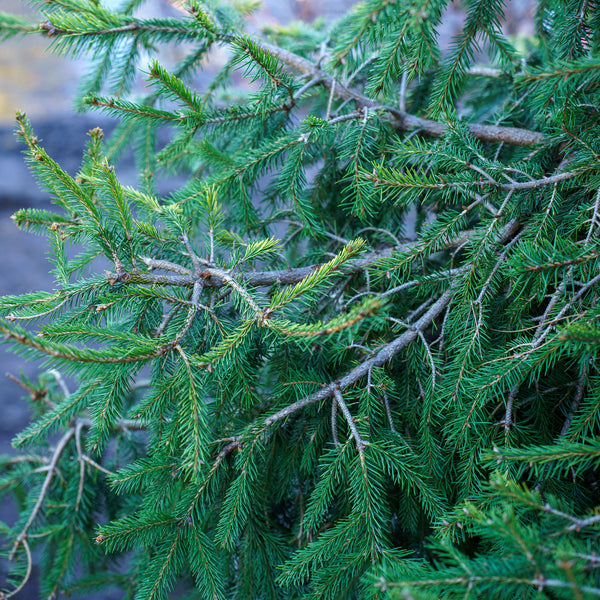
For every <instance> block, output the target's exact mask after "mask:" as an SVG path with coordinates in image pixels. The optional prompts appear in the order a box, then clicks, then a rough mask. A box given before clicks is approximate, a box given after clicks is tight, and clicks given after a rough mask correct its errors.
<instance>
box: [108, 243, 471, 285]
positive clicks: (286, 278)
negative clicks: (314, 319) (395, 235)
mask: <svg viewBox="0 0 600 600" xmlns="http://www.w3.org/2000/svg"><path fill="white" fill-rule="evenodd" d="M471 233H472V232H471V231H464V232H462V233H461V235H459V236H457V237H456V238H455V239H453V240H452V241H451V242H449V243H448V245H447V248H448V249H450V248H456V247H458V246H460V245H461V244H463V243H464V242H465V241H466V240H467V239H468V238H469V236H470V235H471ZM417 244H418V242H417V241H415V242H407V243H406V244H402V245H401V246H392V247H389V248H383V249H381V250H374V251H373V252H370V253H369V254H367V255H366V256H365V257H364V258H357V259H355V260H353V261H352V262H351V263H350V264H349V265H348V267H347V268H346V269H345V271H346V272H348V273H360V272H361V271H364V270H365V269H368V268H369V267H372V266H374V265H376V264H377V263H378V262H379V261H380V260H382V259H385V258H389V257H390V256H392V254H393V253H394V252H406V251H408V250H411V249H412V248H414V247H415V246H416V245H417ZM145 262H146V263H148V264H153V265H154V264H156V265H159V264H160V261H157V260H151V259H145ZM165 266H166V263H165ZM322 266H323V263H317V264H314V265H309V266H308V267H296V268H293V269H273V270H269V271H251V272H249V273H243V272H242V273H240V275H241V277H242V279H243V280H244V282H245V283H246V284H248V285H252V286H256V287H267V286H271V285H275V284H279V285H293V284H295V283H298V282H299V281H302V280H303V279H305V278H306V277H308V276H309V275H312V274H313V273H314V272H315V271H317V270H318V269H320V268H321V267H322ZM173 267H179V265H170V267H169V270H174V269H173ZM156 268H158V267H156ZM180 269H183V270H185V268H184V267H180ZM210 271H211V269H210V268H209V269H207V272H208V273H209V272H210ZM180 272H181V274H179V273H176V274H170V273H159V274H155V273H145V272H139V271H134V272H130V271H123V272H122V273H110V272H109V273H107V274H106V277H107V279H108V280H109V281H110V282H111V283H117V282H119V283H131V284H136V283H138V284H148V285H174V286H177V287H193V285H194V283H196V281H198V277H199V276H200V277H202V279H203V281H204V286H205V287H212V288H221V287H223V286H225V285H226V283H227V281H226V280H225V279H224V278H222V277H215V276H211V277H203V274H202V273H201V274H200V275H199V276H198V275H196V274H192V273H190V274H189V275H185V274H183V272H182V271H180Z"/></svg>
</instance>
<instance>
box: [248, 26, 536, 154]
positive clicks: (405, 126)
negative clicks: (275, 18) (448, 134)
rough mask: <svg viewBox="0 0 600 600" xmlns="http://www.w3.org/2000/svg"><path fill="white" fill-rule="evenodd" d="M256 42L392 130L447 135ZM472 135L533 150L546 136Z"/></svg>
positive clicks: (511, 131) (437, 125)
mask: <svg viewBox="0 0 600 600" xmlns="http://www.w3.org/2000/svg"><path fill="white" fill-rule="evenodd" d="M253 42H254V43H256V44H258V45H259V46H261V47H262V48H263V49H264V50H267V51H268V52H270V53H271V54H273V55H274V56H276V57H277V58H278V59H279V60H280V61H281V62H283V63H284V64H286V65H287V66H288V67H291V68H292V69H296V70H298V71H300V72H301V73H304V74H306V75H311V76H312V77H313V78H314V79H318V81H319V84H320V85H322V86H324V87H325V88H326V89H328V90H330V91H331V90H333V92H332V93H333V95H334V96H336V97H337V98H339V99H341V100H353V101H354V102H355V104H356V106H358V107H360V108H368V109H371V110H374V111H384V112H387V113H389V114H390V115H391V116H392V119H391V120H390V123H391V125H392V127H394V128H396V129H400V130H406V131H412V130H416V129H418V130H420V131H422V132H423V133H428V134H430V135H435V136H441V135H443V134H444V132H445V131H446V129H447V127H448V125H447V124H446V123H441V122H439V121H433V120H431V119H424V118H422V117H417V116H415V115H411V114H408V113H406V112H404V111H401V110H399V109H397V108H394V107H391V106H386V105H383V104H380V103H379V102H377V101H376V100H373V99H372V98H369V97H368V96H365V95H363V94H361V93H360V92H357V91H356V90H353V89H351V88H348V87H346V86H344V85H343V84H342V83H340V82H339V81H337V80H334V78H333V77H332V76H331V75H329V74H328V73H326V72H325V71H323V70H322V69H321V68H319V67H318V66H317V65H316V64H315V63H313V62H312V61H310V60H308V59H306V58H304V57H302V56H298V55H297V54H295V53H294V52H290V51H289V50H285V49H283V48H280V47H279V46H275V45H274V44H270V43H268V42H265V41H263V40H260V39H256V38H253ZM466 125H467V127H468V129H469V131H470V132H471V135H473V136H474V137H476V138H477V139H480V140H482V141H484V142H504V143H506V144H512V145H516V146H531V145H533V144H537V143H539V142H540V141H541V139H542V137H543V135H542V134H541V133H540V132H538V131H532V130H530V129H521V128H518V127H502V126H500V125H479V124H477V123H467V124H466Z"/></svg>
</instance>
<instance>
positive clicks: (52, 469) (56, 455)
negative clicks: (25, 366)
mask: <svg viewBox="0 0 600 600" xmlns="http://www.w3.org/2000/svg"><path fill="white" fill-rule="evenodd" d="M74 435H75V428H74V427H70V428H69V429H68V430H67V432H66V433H65V434H64V435H63V436H62V437H61V438H60V440H59V441H58V443H57V444H56V448H55V449H54V452H53V453H52V458H51V459H50V463H49V464H48V474H47V475H46V479H44V483H43V484H42V488H41V490H40V493H39V495H38V499H37V501H36V503H35V505H34V507H33V509H32V510H31V513H30V514H29V518H28V519H27V521H26V523H25V525H24V526H23V528H22V529H21V531H20V533H19V534H18V535H17V537H16V538H15V541H14V543H13V548H12V551H11V553H10V555H9V560H13V558H14V556H15V553H16V551H17V549H18V547H19V546H20V545H21V544H22V543H23V540H25V538H26V537H27V532H28V531H29V528H30V527H31V526H32V525H33V522H34V521H35V519H36V517H37V516H38V513H39V512H40V509H41V508H42V504H43V503H44V500H45V498H46V495H47V494H48V490H49V489H50V484H51V482H52V478H53V477H54V475H55V473H56V466H57V464H58V461H59V459H60V457H61V455H62V453H63V452H64V450H65V448H66V447H67V444H68V443H69V441H70V440H71V438H72V437H73V436H74Z"/></svg>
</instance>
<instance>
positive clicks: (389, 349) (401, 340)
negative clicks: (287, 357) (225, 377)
mask: <svg viewBox="0 0 600 600" xmlns="http://www.w3.org/2000/svg"><path fill="white" fill-rule="evenodd" d="M454 293H455V290H454V289H453V288H452V287H451V288H449V289H447V290H446V291H445V292H444V293H443V294H442V295H441V296H440V297H439V298H438V299H437V301H436V302H435V303H434V304H433V306H432V307H431V308H430V309H429V310H428V311H427V312H426V313H425V314H424V315H423V316H422V317H421V318H420V319H419V320H418V321H416V322H415V324H414V326H413V327H412V328H411V329H409V330H407V331H405V332H404V333H403V334H402V335H400V336H399V337H397V338H396V339H394V340H393V341H392V342H390V343H389V344H386V345H385V346H383V347H382V348H381V349H379V350H378V351H377V353H376V354H375V356H373V357H372V358H369V359H367V360H365V361H364V362H362V363H361V364H360V365H358V366H357V367H355V368H354V369H352V370H351V371H350V372H349V373H347V374H346V375H344V377H342V378H341V379H339V381H337V382H332V383H329V384H327V385H324V386H323V387H322V388H321V389H320V390H319V391H317V392H315V393H314V394H311V395H310V396H307V397H306V398H303V399H302V400H298V401H296V402H294V403H293V404H290V405H289V406H286V407H285V408H282V409H281V410H279V411H277V412H276V413H275V414H273V415H271V416H270V417H267V418H266V419H265V420H264V421H263V425H264V426H265V427H270V426H271V425H273V424H274V423H276V422H277V421H281V420H282V419H286V418H287V417H289V416H290V415H292V414H294V413H296V412H298V411H299V410H302V409H303V408H306V407H307V406H310V405H311V404H315V403H316V402H321V401H322V400H325V399H326V398H329V397H330V396H333V395H334V394H335V390H339V391H342V390H345V389H346V388H347V387H349V386H351V385H353V384H354V383H356V382H357V381H359V380H360V379H362V378H363V377H366V376H367V374H368V373H369V371H371V370H372V369H373V368H375V367H381V366H383V365H384V364H385V363H387V362H389V361H390V360H392V358H394V356H395V355H396V354H397V353H398V352H400V350H402V349H403V348H405V347H406V346H408V345H409V344H410V343H411V342H413V341H414V340H415V339H416V338H417V337H418V335H419V331H423V330H424V329H425V328H427V327H429V325H431V322H432V321H433V320H434V319H435V318H437V317H438V316H439V315H440V314H441V313H442V312H443V311H444V309H445V308H446V307H447V306H448V304H449V303H450V302H451V300H452V298H453V296H454Z"/></svg>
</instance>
